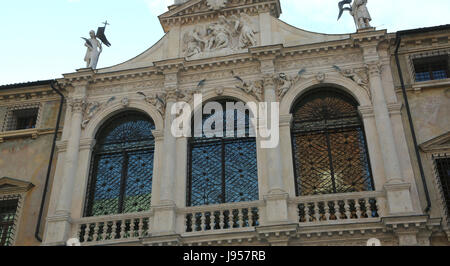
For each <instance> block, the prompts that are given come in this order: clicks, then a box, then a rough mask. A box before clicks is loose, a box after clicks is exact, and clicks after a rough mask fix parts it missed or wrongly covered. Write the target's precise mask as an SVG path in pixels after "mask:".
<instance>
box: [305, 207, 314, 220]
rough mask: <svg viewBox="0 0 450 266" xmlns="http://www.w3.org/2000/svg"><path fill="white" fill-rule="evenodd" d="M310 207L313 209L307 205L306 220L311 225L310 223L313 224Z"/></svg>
mask: <svg viewBox="0 0 450 266" xmlns="http://www.w3.org/2000/svg"><path fill="white" fill-rule="evenodd" d="M310 207H311V205H309V203H305V219H306V222H307V223H309V222H311V218H312V217H311V215H310V214H311V213H310Z"/></svg>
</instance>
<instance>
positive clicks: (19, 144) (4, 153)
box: [0, 101, 64, 246]
mask: <svg viewBox="0 0 450 266" xmlns="http://www.w3.org/2000/svg"><path fill="white" fill-rule="evenodd" d="M42 108H43V110H42V115H41V123H40V127H39V129H46V130H50V132H49V133H45V134H43V135H39V136H38V137H37V138H36V139H32V138H31V137H25V138H22V137H20V138H13V139H6V140H5V141H4V142H3V143H0V177H10V178H14V179H18V180H21V181H26V182H31V183H32V184H33V185H34V188H32V189H31V190H30V191H29V192H28V193H26V194H25V197H24V201H23V210H22V214H21V217H20V221H19V223H18V226H19V227H18V228H16V234H17V238H16V242H15V245H19V246H23V245H26V246H29V245H39V244H40V243H39V242H38V241H37V240H36V239H35V237H34V234H35V229H36V225H37V222H38V220H37V219H38V215H39V209H40V206H41V200H42V193H43V190H44V185H45V179H46V175H47V169H48V164H49V158H50V152H51V148H52V143H53V136H54V135H53V132H52V131H53V130H54V127H55V125H56V120H57V116H58V111H59V101H50V102H43V104H42ZM5 109H6V108H5V107H0V125H1V122H2V120H3V117H4V113H3V115H2V110H5ZM62 117H64V113H62ZM62 126H63V119H62V120H61V128H62ZM55 165H56V157H55V158H54V161H53V168H54V166H55ZM52 179H53V173H52V174H51V178H50V184H49V188H50V187H51V185H52ZM49 193H50V192H48V195H47V199H48V197H49ZM47 202H48V201H47ZM46 209H47V207H45V209H44V213H43V219H42V226H41V230H42V231H41V235H42V232H43V225H44V224H45V223H44V219H45V217H46V214H47V212H46Z"/></svg>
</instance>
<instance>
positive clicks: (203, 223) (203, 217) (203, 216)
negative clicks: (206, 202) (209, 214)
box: [200, 213, 206, 231]
mask: <svg viewBox="0 0 450 266" xmlns="http://www.w3.org/2000/svg"><path fill="white" fill-rule="evenodd" d="M200 215H201V218H200V228H201V230H200V231H206V213H201V214H200Z"/></svg>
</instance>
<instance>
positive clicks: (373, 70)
mask: <svg viewBox="0 0 450 266" xmlns="http://www.w3.org/2000/svg"><path fill="white" fill-rule="evenodd" d="M365 67H366V69H367V71H368V73H369V77H370V76H380V75H381V72H382V69H383V65H382V64H381V63H380V62H379V61H373V62H368V63H366V64H365Z"/></svg>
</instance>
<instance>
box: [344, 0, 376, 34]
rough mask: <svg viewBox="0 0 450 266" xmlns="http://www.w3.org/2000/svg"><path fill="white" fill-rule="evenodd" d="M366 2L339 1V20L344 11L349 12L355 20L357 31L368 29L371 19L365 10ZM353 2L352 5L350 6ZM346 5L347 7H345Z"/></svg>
mask: <svg viewBox="0 0 450 266" xmlns="http://www.w3.org/2000/svg"><path fill="white" fill-rule="evenodd" d="M367 1H368V0H355V1H353V0H343V1H340V2H339V4H338V6H339V17H338V20H339V19H340V18H341V16H342V14H343V13H344V11H349V12H350V14H351V15H352V16H353V18H354V20H355V25H356V28H357V29H358V30H364V29H370V28H372V26H371V25H370V21H372V17H371V16H370V13H369V10H368V9H367ZM352 2H353V4H352ZM346 5H348V6H346Z"/></svg>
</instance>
